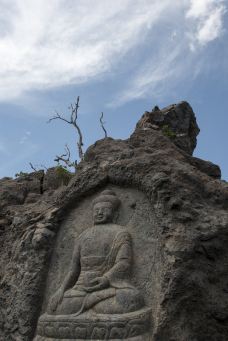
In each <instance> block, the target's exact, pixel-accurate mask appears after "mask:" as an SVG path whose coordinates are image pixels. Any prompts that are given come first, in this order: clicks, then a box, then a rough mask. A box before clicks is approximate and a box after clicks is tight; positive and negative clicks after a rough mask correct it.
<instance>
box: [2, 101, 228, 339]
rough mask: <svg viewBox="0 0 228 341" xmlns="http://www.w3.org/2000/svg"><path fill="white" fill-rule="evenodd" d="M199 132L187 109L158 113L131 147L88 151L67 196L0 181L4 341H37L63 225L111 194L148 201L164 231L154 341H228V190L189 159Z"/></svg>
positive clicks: (114, 143)
mask: <svg viewBox="0 0 228 341" xmlns="http://www.w3.org/2000/svg"><path fill="white" fill-rule="evenodd" d="M198 132H199V128H198V126H197V123H196V120H195V115H194V113H193V111H192V109H191V107H190V106H189V104H188V103H186V102H182V103H180V104H177V105H172V106H170V107H168V108H165V109H162V110H160V109H158V108H155V110H153V111H152V112H148V113H145V114H144V115H143V117H142V119H141V120H140V121H139V122H138V124H137V126H136V129H135V131H134V133H133V134H132V135H131V137H130V138H129V139H127V140H114V139H112V138H105V139H103V140H100V141H97V142H96V143H95V144H94V145H92V146H90V147H89V148H88V150H87V152H86V154H85V158H84V161H82V162H81V163H80V164H79V166H78V171H77V173H76V174H75V175H74V176H73V177H72V179H71V180H70V182H69V184H68V185H67V186H66V185H64V183H63V182H58V185H56V182H55V181H54V184H55V185H53V178H52V180H50V181H46V180H45V181H44V180H42V181H44V183H45V184H46V185H45V186H44V187H43V192H42V193H41V191H40V180H39V176H38V174H34V173H33V174H31V175H29V177H28V178H23V179H22V178H20V179H16V180H12V179H2V180H1V182H0V198H1V213H0V243H1V249H0V340H1V341H3V340H4V341H5V340H7V341H13V340H20V341H30V340H32V339H33V336H34V333H35V329H36V323H37V319H38V316H39V315H40V311H41V306H42V301H43V292H44V288H45V282H46V276H47V271H48V266H49V262H50V258H51V255H52V252H53V248H54V245H55V237H56V235H57V233H58V230H59V227H60V225H61V222H62V221H63V220H64V219H65V217H66V216H67V214H68V212H70V210H71V209H72V206H74V205H79V203H80V202H81V200H82V199H83V198H86V197H88V196H90V195H91V194H93V193H95V192H97V191H99V190H100V189H102V188H104V187H105V186H106V185H107V184H112V185H118V186H122V187H124V188H135V189H137V190H139V191H141V192H143V193H144V194H145V195H146V197H147V199H148V200H149V202H150V204H151V209H152V210H153V212H154V215H155V220H156V222H157V223H156V250H157V251H156V290H155V292H154V296H155V298H156V299H155V300H154V302H155V303H154V306H153V321H154V325H153V331H152V332H151V340H152V341H171V340H173V341H174V340H175V341H186V340H188V341H205V340H207V341H214V340H219V341H226V340H227V339H228V287H227V285H228V213H227V212H228V184H227V182H225V181H221V180H220V175H221V173H220V169H219V167H218V166H216V165H213V164H212V163H210V162H208V161H203V160H200V159H198V158H194V157H192V156H191V154H192V152H193V150H194V147H195V145H196V136H197V134H198ZM48 184H50V185H48ZM132 205H134V203H132ZM142 252H143V250H142ZM148 261H149V260H148Z"/></svg>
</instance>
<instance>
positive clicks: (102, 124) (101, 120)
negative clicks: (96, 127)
mask: <svg viewBox="0 0 228 341" xmlns="http://www.w3.org/2000/svg"><path fill="white" fill-rule="evenodd" d="M103 117H104V113H103V112H102V113H101V117H100V123H101V128H102V129H103V130H104V133H105V138H106V137H108V135H107V130H106V129H105V127H104V124H105V122H104V121H103Z"/></svg>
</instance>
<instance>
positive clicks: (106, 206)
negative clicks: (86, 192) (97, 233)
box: [93, 202, 113, 224]
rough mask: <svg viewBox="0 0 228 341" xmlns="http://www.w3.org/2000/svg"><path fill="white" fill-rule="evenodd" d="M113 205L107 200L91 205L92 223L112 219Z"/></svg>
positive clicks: (105, 221)
mask: <svg viewBox="0 0 228 341" xmlns="http://www.w3.org/2000/svg"><path fill="white" fill-rule="evenodd" d="M112 218H113V207H112V204H111V203H109V202H99V203H97V204H95V205H94V207H93V220H94V224H105V223H109V222H111V221H112Z"/></svg>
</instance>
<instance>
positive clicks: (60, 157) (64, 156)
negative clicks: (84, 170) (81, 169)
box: [54, 144, 77, 171]
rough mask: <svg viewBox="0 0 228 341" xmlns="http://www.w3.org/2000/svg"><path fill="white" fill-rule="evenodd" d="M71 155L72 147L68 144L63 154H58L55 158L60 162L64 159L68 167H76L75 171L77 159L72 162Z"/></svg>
mask: <svg viewBox="0 0 228 341" xmlns="http://www.w3.org/2000/svg"><path fill="white" fill-rule="evenodd" d="M70 157H71V153H70V149H69V147H68V145H67V144H66V145H65V153H64V154H62V155H56V158H55V159H54V161H55V162H57V163H58V164H59V163H60V162H61V161H62V162H64V163H65V164H66V165H67V166H68V167H74V169H75V171H76V168H77V160H75V161H74V162H72V161H71V160H70Z"/></svg>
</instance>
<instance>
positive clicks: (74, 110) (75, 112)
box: [48, 96, 84, 162]
mask: <svg viewBox="0 0 228 341" xmlns="http://www.w3.org/2000/svg"><path fill="white" fill-rule="evenodd" d="M79 99H80V97H79V96H78V97H77V101H76V103H74V104H70V106H69V110H70V111H71V115H70V120H67V119H66V118H65V117H63V116H62V115H60V114H59V113H58V112H56V113H55V116H53V117H52V118H50V119H49V120H48V123H50V122H51V121H53V120H58V119H59V120H62V121H64V122H66V123H68V124H71V125H73V126H74V128H75V129H76V130H77V133H78V142H77V148H78V154H79V157H80V159H81V160H83V158H84V153H83V149H82V146H83V137H82V132H81V129H80V127H79V125H78V124H77V118H78V109H79ZM66 148H68V147H66ZM68 152H69V148H68ZM65 156H67V155H65V154H63V155H61V156H58V157H56V158H59V157H60V158H62V157H63V158H64V157H65ZM62 161H63V160H62ZM68 161H69V160H68ZM63 162H64V161H63Z"/></svg>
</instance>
